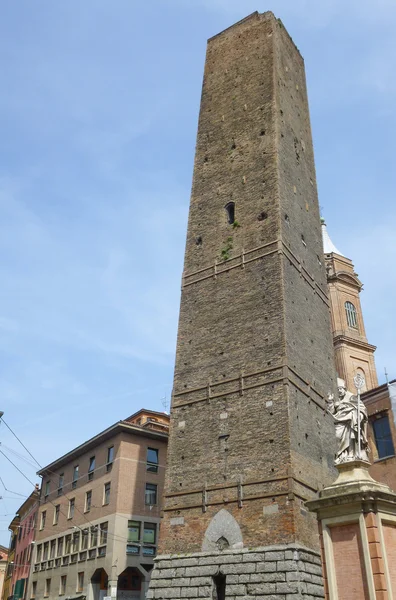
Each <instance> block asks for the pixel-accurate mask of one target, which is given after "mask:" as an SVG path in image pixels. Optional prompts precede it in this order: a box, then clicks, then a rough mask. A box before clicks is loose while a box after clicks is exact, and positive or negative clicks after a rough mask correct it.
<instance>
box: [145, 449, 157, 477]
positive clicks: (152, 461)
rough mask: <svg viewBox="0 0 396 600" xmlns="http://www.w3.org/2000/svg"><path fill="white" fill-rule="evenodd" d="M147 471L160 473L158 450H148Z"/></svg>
mask: <svg viewBox="0 0 396 600" xmlns="http://www.w3.org/2000/svg"><path fill="white" fill-rule="evenodd" d="M146 471H150V473H157V472H158V450H156V449H155V448H147V465H146Z"/></svg>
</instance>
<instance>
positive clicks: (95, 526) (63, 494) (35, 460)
mask: <svg viewBox="0 0 396 600" xmlns="http://www.w3.org/2000/svg"><path fill="white" fill-rule="evenodd" d="M1 421H2V422H3V423H4V425H5V426H6V427H7V428H8V429H9V430H10V431H11V433H12V434H13V435H14V437H15V438H16V439H17V440H18V442H19V443H20V444H21V446H22V447H23V448H24V449H25V450H26V452H27V453H28V454H29V456H31V457H32V459H33V460H34V462H35V463H36V464H37V465H38V466H39V467H40V469H41V468H42V467H41V465H40V463H39V462H38V460H37V459H36V458H35V457H34V456H33V454H32V453H31V452H30V451H29V450H28V449H27V447H26V446H25V444H24V443H23V442H22V440H21V439H20V438H19V437H18V436H17V434H16V433H15V432H14V431H13V430H12V429H11V427H10V426H9V425H7V423H6V422H5V421H4V419H3V418H2V417H1V418H0V422H1ZM0 453H1V454H2V455H3V456H5V458H6V459H7V460H8V461H9V462H10V463H11V464H12V465H13V466H14V467H15V468H16V469H17V471H18V472H19V473H20V474H21V475H22V476H23V477H24V478H25V479H26V480H27V481H29V483H31V485H33V487H35V485H36V484H35V483H33V482H32V481H31V480H30V479H29V478H28V477H27V476H26V475H25V474H24V473H23V472H22V471H21V470H20V469H19V468H18V467H17V466H16V465H15V464H14V463H13V462H12V460H11V459H10V458H8V456H6V455H5V454H4V452H3V451H2V450H0ZM99 468H101V467H97V469H99ZM97 469H95V471H96V470H97ZM48 473H51V474H54V475H57V473H55V472H54V471H51V470H48ZM81 477H82V476H81ZM99 485H100V484H98V486H97V487H99ZM62 496H64V497H65V498H66V499H67V500H68V501H69V502H70V500H71V499H72V498H69V496H67V494H66V493H65V492H63V491H62ZM48 502H50V504H52V505H53V506H54V507H56V506H59V505H56V504H55V503H54V502H53V501H52V500H48ZM74 508H75V510H77V512H79V513H80V514H81V515H82V516H83V517H84V519H87V516H86V513H83V512H82V511H81V510H80V509H79V508H78V507H77V506H75V507H74ZM59 512H60V514H62V515H63V516H64V517H66V519H69V516H67V515H66V514H65V513H63V512H62V511H61V510H60V507H59ZM70 520H71V521H73V518H72V519H70ZM88 523H89V524H90V525H91V527H94V528H96V529H97V528H98V525H94V524H93V523H92V521H90V520H89V519H88ZM74 526H75V527H76V528H77V529H79V530H80V531H83V528H81V527H80V526H79V525H74ZM84 529H85V528H84ZM107 535H108V537H110V536H111V537H113V539H115V540H116V539H119V541H125V540H126V541H127V539H128V538H124V537H121V536H117V535H115V534H109V533H108V534H107Z"/></svg>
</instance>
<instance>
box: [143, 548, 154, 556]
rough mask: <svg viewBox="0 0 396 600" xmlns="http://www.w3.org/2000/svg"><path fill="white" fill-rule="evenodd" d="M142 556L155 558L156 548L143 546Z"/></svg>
mask: <svg viewBox="0 0 396 600" xmlns="http://www.w3.org/2000/svg"><path fill="white" fill-rule="evenodd" d="M142 554H143V556H155V554H156V548H155V547H154V546H143V549H142Z"/></svg>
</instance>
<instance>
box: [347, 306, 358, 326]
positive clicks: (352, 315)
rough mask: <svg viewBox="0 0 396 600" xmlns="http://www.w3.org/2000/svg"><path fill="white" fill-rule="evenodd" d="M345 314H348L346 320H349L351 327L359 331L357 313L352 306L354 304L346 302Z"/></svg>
mask: <svg viewBox="0 0 396 600" xmlns="http://www.w3.org/2000/svg"><path fill="white" fill-rule="evenodd" d="M345 312H346V318H347V323H348V326H349V327H354V328H355V329H357V327H358V322H357V311H356V308H355V306H354V305H353V304H352V302H349V301H348V302H345Z"/></svg>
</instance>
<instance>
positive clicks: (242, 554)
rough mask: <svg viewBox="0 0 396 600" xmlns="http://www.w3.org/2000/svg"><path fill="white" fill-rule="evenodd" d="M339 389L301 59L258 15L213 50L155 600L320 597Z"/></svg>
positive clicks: (274, 23) (280, 30) (211, 45)
mask: <svg viewBox="0 0 396 600" xmlns="http://www.w3.org/2000/svg"><path fill="white" fill-rule="evenodd" d="M334 382H335V368H334V358H333V344H332V337H331V330H330V314H329V300H328V296H327V284H326V272H325V267H324V259H323V250H322V238H321V229H320V218H319V207H318V198H317V190H316V181H315V167H314V157H313V147H312V139H311V129H310V121H309V111H308V100H307V91H306V84H305V74H304V63H303V59H302V57H301V55H300V53H299V51H298V49H297V48H296V46H295V45H294V43H293V41H292V40H291V38H290V37H289V35H288V33H287V32H286V30H285V28H284V26H283V25H282V23H281V22H280V21H279V20H278V19H276V18H275V17H274V15H273V14H272V13H269V12H267V13H264V14H259V13H257V12H256V13H254V14H252V15H250V16H249V17H247V18H246V19H244V20H242V21H240V22H239V23H236V24H235V25H234V26H232V27H230V28H229V29H227V30H225V31H223V32H222V33H220V34H218V35H216V36H215V37H213V38H211V39H210V40H209V42H208V48H207V57H206V65H205V74H204V83H203V90H202V99H201V109H200V116H199V125H198V137H197V146H196V155H195V165H194V177H193V186H192V195H191V204H190V214H189V223H188V232H187V243H186V253H185V263H184V273H183V281H182V299H181V308H180V321H179V331H178V342H177V354H176V367H175V377H174V388H173V399H172V410H171V431H170V441H169V450H168V468H167V477H166V490H165V504H164V519H163V523H162V525H161V539H160V551H161V555H162V556H159V557H158V559H157V565H156V568H155V570H154V573H153V579H152V584H151V585H152V587H151V589H150V591H149V597H154V598H173V597H175V598H178V597H184V598H198V597H200V598H201V597H206V598H216V597H217V598H219V599H221V598H225V597H230V596H232V597H234V596H236V595H244V596H246V597H249V598H250V597H251V598H256V597H261V596H263V595H264V594H266V593H267V594H273V596H271V597H273V598H275V597H278V594H279V598H282V599H284V598H285V595H284V594H286V593H289V594H296V598H299V597H304V596H305V594H308V595H309V596H310V597H312V596H314V595H315V594H317V596H318V597H322V592H323V588H322V587H321V585H320V583H321V566H320V559H319V555H318V554H317V552H318V549H319V543H318V533H317V526H316V521H315V517H314V516H313V515H312V514H311V513H308V512H307V511H306V510H305V508H304V501H305V500H307V499H312V498H314V497H315V494H316V492H317V491H318V490H319V489H320V488H321V487H323V485H324V484H326V483H329V482H330V481H331V480H332V478H333V477H332V463H333V456H334V446H335V436H334V425H333V421H332V418H331V416H330V415H328V414H327V413H326V412H325V397H326V396H327V394H328V392H329V391H330V390H332V389H333V386H334ZM163 555H168V556H166V557H164V556H163ZM169 555H171V556H169ZM185 555H188V556H187V557H186V556H185ZM307 564H309V568H308V567H307V569H306V565H307ZM289 571H290V572H289ZM306 571H307V573H306ZM308 575H309V577H308ZM314 578H316V580H315V579H314ZM309 586H310V587H309Z"/></svg>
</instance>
